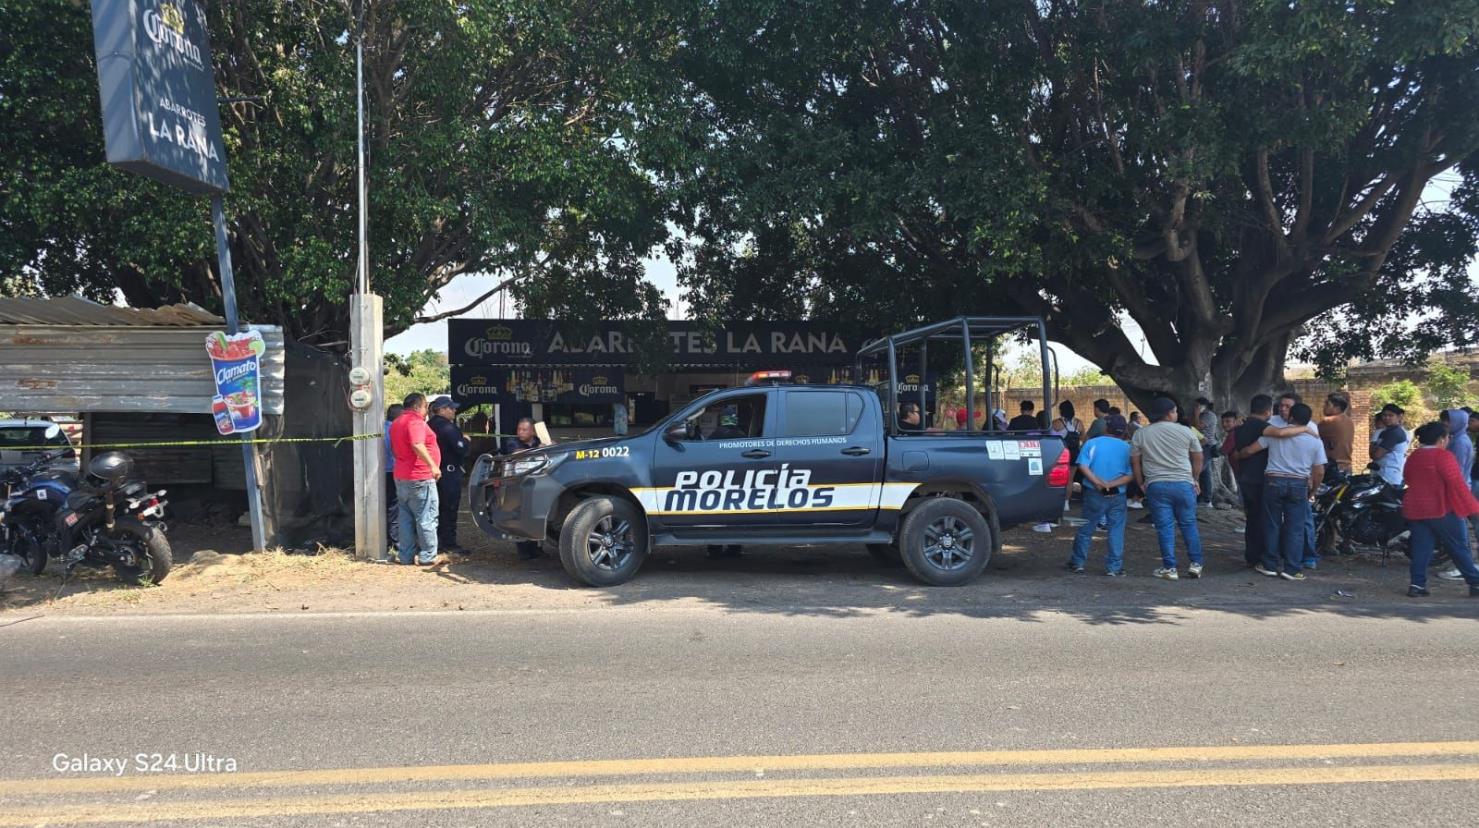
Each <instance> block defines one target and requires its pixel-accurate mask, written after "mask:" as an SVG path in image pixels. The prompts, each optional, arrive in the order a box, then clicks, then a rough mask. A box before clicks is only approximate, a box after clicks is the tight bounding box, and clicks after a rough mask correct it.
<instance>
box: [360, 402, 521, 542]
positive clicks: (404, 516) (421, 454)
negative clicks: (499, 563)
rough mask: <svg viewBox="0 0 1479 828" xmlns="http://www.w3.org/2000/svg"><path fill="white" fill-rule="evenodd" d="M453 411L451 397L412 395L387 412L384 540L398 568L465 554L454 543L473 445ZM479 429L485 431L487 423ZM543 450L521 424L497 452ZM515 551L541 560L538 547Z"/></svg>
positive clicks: (455, 408)
mask: <svg viewBox="0 0 1479 828" xmlns="http://www.w3.org/2000/svg"><path fill="white" fill-rule="evenodd" d="M457 408H458V406H457V404H456V403H455V402H453V401H452V398H451V397H448V396H440V397H437V398H436V399H433V400H431V401H428V400H427V398H426V395H425V394H419V393H413V394H410V395H408V396H407V397H406V399H405V401H404V402H402V403H401V404H399V405H392V406H390V407H389V408H388V409H387V410H386V413H385V420H386V422H385V469H386V504H387V506H388V514H387V525H388V527H389V530H390V531H389V532H388V533H387V536H388V538H389V540H390V543H391V546H392V548H393V551H394V552H395V554H394V555H392V557H391V560H392V561H394V562H396V563H399V564H403V565H406V566H412V565H416V566H432V565H435V564H437V563H438V562H439V561H440V560H441V557H440V556H441V555H443V554H451V555H466V554H467V551H466V550H465V549H463V547H462V545H461V544H460V543H458V541H457V514H458V512H459V511H460V509H461V506H462V476H463V474H464V473H465V471H466V464H467V461H468V459H469V458H470V457H471V453H470V451H469V448H470V446H471V445H472V443H471V441H470V440H469V439H468V437H467V436H466V435H465V434H464V433H463V432H462V429H461V427H460V426H458V424H457ZM474 427H475V428H476V427H477V426H474ZM481 427H482V428H486V427H487V425H486V419H484V420H483V421H482V426H481ZM541 445H543V443H542V442H540V439H539V437H538V436H537V435H536V433H535V430H534V422H533V421H532V420H530V419H528V418H525V419H522V420H520V421H519V424H518V427H517V428H516V429H515V434H514V435H513V436H512V437H509V438H508V439H506V440H504V442H503V444H502V445H501V446H500V449H501V450H502V452H503V453H504V454H514V453H516V452H520V451H527V450H529V449H532V448H538V447H540V446H541ZM516 548H517V551H518V554H519V557H520V558H524V559H526V560H527V559H532V558H537V557H539V556H540V555H542V554H544V552H543V550H542V549H541V548H540V545H539V543H538V542H537V541H525V542H521V543H519V544H517V545H516Z"/></svg>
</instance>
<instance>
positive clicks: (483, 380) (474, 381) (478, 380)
mask: <svg viewBox="0 0 1479 828" xmlns="http://www.w3.org/2000/svg"><path fill="white" fill-rule="evenodd" d="M467 383H468V385H487V384H488V378H487V377H485V376H482V375H481V374H480V375H478V376H476V377H473V378H471V379H469V380H468V381H467Z"/></svg>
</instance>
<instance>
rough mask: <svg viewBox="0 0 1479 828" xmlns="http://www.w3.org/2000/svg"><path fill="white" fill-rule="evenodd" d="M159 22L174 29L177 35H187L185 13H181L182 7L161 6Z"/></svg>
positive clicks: (166, 4) (163, 4)
mask: <svg viewBox="0 0 1479 828" xmlns="http://www.w3.org/2000/svg"><path fill="white" fill-rule="evenodd" d="M159 22H160V23H163V24H164V25H165V26H166V27H168V28H170V29H173V30H174V32H175V34H184V33H185V13H184V12H182V11H180V7H179V6H176V5H175V4H173V3H162V4H160V6H159Z"/></svg>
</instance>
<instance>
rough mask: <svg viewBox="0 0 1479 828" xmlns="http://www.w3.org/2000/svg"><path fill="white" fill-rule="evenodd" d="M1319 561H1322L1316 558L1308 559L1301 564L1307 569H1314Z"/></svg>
mask: <svg viewBox="0 0 1479 828" xmlns="http://www.w3.org/2000/svg"><path fill="white" fill-rule="evenodd" d="M1319 563H1320V562H1319V561H1316V560H1308V561H1305V562H1304V563H1303V564H1301V566H1302V567H1303V568H1305V569H1314V568H1315V567H1316V566H1318V565H1319Z"/></svg>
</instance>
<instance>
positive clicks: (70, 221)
mask: <svg viewBox="0 0 1479 828" xmlns="http://www.w3.org/2000/svg"><path fill="white" fill-rule="evenodd" d="M203 5H204V6H205V7H206V8H207V10H208V14H209V17H210V30H211V40H212V46H213V49H214V57H215V73H216V81H217V88H218V90H219V92H220V94H221V95H223V96H230V97H234V98H250V99H254V100H248V101H242V102H237V103H232V104H229V105H226V106H223V108H222V122H223V126H224V129H225V133H226V143H227V153H228V156H229V161H230V173H231V181H232V191H231V193H230V195H229V196H228V197H227V201H226V206H227V213H228V217H229V221H230V225H231V233H230V239H231V249H232V253H233V259H234V263H235V270H236V284H237V291H238V295H239V298H240V304H241V309H242V315H243V316H244V317H245V318H247V319H249V320H252V321H256V322H263V323H269V324H279V325H282V326H283V327H284V328H286V329H287V331H288V332H289V333H290V335H293V336H296V337H299V338H302V339H305V340H308V341H311V342H317V343H320V344H334V343H340V342H342V341H343V339H344V337H345V331H346V330H347V296H348V294H349V293H350V291H351V286H352V284H353V279H354V273H355V268H356V258H355V257H356V253H355V250H356V242H355V226H356V217H355V216H356V210H355V206H356V195H355V156H354V139H355V98H354V49H353V39H352V36H351V32H352V30H353V25H354V20H355V15H356V13H357V11H358V6H357V4H352V3H351V2H349V0H327V1H324V0H316V1H315V2H290V1H289V0H221V2H210V3H206V4H203ZM5 8H6V18H5V26H4V30H3V32H0V235H3V239H0V288H3V289H4V290H6V291H9V292H22V291H25V292H41V293H47V294H66V293H74V292H80V293H83V294H85V295H90V296H93V297H95V298H99V299H104V300H107V299H111V298H112V297H113V295H114V293H115V290H116V291H119V292H121V293H122V295H123V296H124V297H125V298H126V299H127V301H128V302H129V303H130V304H132V305H136V306H144V307H148V306H155V305H158V304H162V303H167V302H174V301H181V300H189V301H194V302H196V303H199V304H201V305H204V306H206V307H208V308H214V309H219V308H220V281H219V278H218V274H217V272H216V262H215V255H214V247H213V240H212V236H211V233H210V216H209V211H208V206H207V204H206V202H205V201H204V200H203V199H200V198H190V197H186V196H184V195H181V194H180V193H178V192H176V191H173V190H171V189H169V188H167V187H164V186H161V185H157V184H154V183H152V182H149V181H147V180H144V179H142V178H140V177H138V176H134V175H130V174H126V173H122V172H119V171H117V170H113V169H110V168H108V167H107V166H106V165H105V164H104V162H103V148H102V128H101V121H100V114H99V106H98V90H97V76H96V69H95V64H94V62H93V45H92V35H91V21H90V18H89V12H88V5H87V4H86V3H84V2H81V1H80V0H8V2H7V3H6V5H5ZM364 11H365V15H364V20H365V84H366V89H367V98H368V100H367V123H366V132H367V136H368V137H367V141H368V155H369V164H368V169H369V187H370V232H369V240H370V241H369V247H370V260H371V267H370V277H371V283H372V287H373V289H374V290H375V291H376V292H378V293H380V294H382V295H383V296H385V298H386V321H387V327H388V328H389V332H392V333H393V332H395V331H398V330H400V329H402V328H404V327H406V326H407V325H409V324H410V323H411V322H412V321H413V319H414V318H415V315H416V313H417V312H418V311H419V310H420V309H421V308H422V306H423V305H424V304H425V303H426V301H427V299H428V298H429V297H431V296H434V295H435V294H436V292H437V291H438V290H439V289H441V288H442V287H444V286H445V285H446V284H447V283H448V282H450V281H451V280H452V279H454V278H456V277H458V276H461V275H464V274H477V273H482V274H487V279H488V290H489V291H493V290H496V289H498V288H499V287H500V286H502V287H508V286H512V287H513V288H514V289H515V290H516V291H518V292H519V294H520V296H521V298H522V299H523V300H524V301H525V302H526V304H527V305H528V306H529V307H531V308H533V309H535V310H536V311H538V312H544V313H559V314H566V315H577V316H586V315H592V314H615V315H649V316H650V315H653V314H657V315H660V314H661V309H660V303H661V297H660V295H659V294H658V292H657V291H656V289H655V288H653V287H652V286H651V285H650V284H648V283H646V282H645V281H644V279H643V269H642V266H641V262H642V259H643V257H644V256H646V255H647V254H648V253H649V252H650V251H651V250H652V249H653V247H654V246H655V245H657V244H659V243H660V242H661V241H662V240H663V238H664V237H665V236H666V228H665V226H664V224H663V221H662V205H663V202H662V200H661V194H660V193H659V191H658V190H657V189H656V187H655V186H654V184H653V182H652V181H651V179H650V178H649V177H647V176H646V175H644V174H643V172H642V171H641V170H640V169H638V168H637V167H636V166H635V165H634V163H633V159H632V157H631V153H632V150H631V147H630V145H629V143H628V142H627V141H626V136H627V135H629V134H630V133H631V132H632V131H633V130H634V122H635V121H636V120H637V119H638V118H640V117H641V114H640V113H641V111H642V102H643V101H644V100H645V99H646V98H647V97H649V96H651V95H653V94H655V90H657V89H660V88H662V87H663V86H665V85H668V84H671V83H672V78H671V76H670V74H669V73H668V72H666V71H665V64H664V60H665V55H666V54H667V50H668V49H669V48H670V47H671V45H672V43H673V38H674V35H673V33H672V30H671V28H670V27H667V26H666V25H665V23H664V20H665V16H664V15H665V12H664V10H663V8H662V7H661V6H660V5H659V4H657V3H650V2H644V0H571V1H570V2H559V3H543V2H532V1H531V0H487V2H477V3H446V2H438V1H437V0H376V2H370V3H368V4H367V5H366V6H365V10H364ZM454 310H456V309H448V311H449V312H450V311H454Z"/></svg>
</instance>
